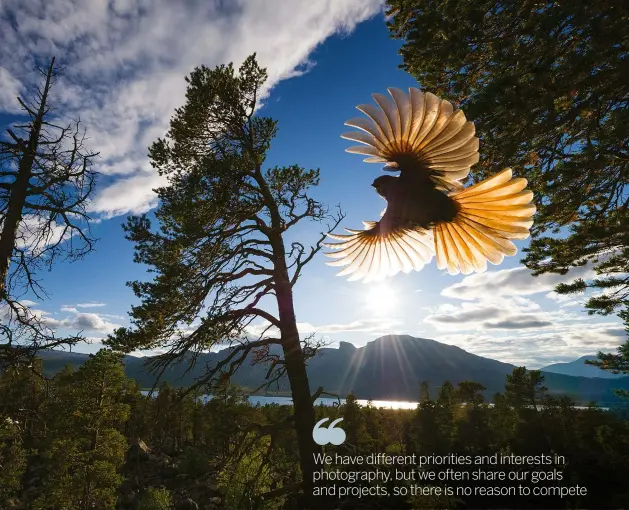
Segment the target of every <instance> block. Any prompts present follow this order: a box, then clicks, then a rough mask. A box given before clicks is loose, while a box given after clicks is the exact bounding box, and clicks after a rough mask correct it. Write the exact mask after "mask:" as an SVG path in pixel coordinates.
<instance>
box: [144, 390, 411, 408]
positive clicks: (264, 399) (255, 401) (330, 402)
mask: <svg viewBox="0 0 629 510" xmlns="http://www.w3.org/2000/svg"><path fill="white" fill-rule="evenodd" d="M153 393H154V394H155V395H157V390H155V391H154V392H153ZM148 394H149V392H148V391H146V390H144V391H142V395H148ZM211 398H212V395H203V397H202V400H203V402H207V401H208V400H210V399H211ZM248 398H249V402H250V403H251V405H254V406H255V405H261V406H263V405H266V404H278V405H281V406H290V405H293V399H292V398H290V397H274V396H266V395H249V397H248ZM357 402H358V404H360V405H361V406H366V405H367V402H368V400H357ZM344 403H345V399H344V398H341V399H336V398H328V397H322V398H318V399H317V400H315V405H316V406H330V407H333V406H337V405H339V404H344ZM371 403H372V405H373V406H374V407H381V408H384V409H415V408H416V407H417V402H396V401H393V400H372V401H371Z"/></svg>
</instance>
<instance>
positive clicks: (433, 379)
mask: <svg viewBox="0 0 629 510" xmlns="http://www.w3.org/2000/svg"><path fill="white" fill-rule="evenodd" d="M273 349H274V351H272V352H276V353H277V354H281V350H280V349H279V347H278V346H273ZM230 352H231V349H223V350H222V351H219V352H215V353H207V354H202V355H200V356H199V358H198V360H197V362H196V365H195V366H194V367H193V368H192V369H191V370H190V371H189V372H188V373H187V374H184V372H185V370H186V368H187V366H188V363H186V362H183V363H180V364H178V365H173V366H171V367H169V368H168V369H167V370H166V371H165V372H164V375H163V376H162V381H168V382H169V383H170V384H171V385H173V386H188V385H190V384H191V383H193V382H194V380H195V378H196V377H199V376H200V375H202V374H203V372H204V369H205V367H206V366H210V367H213V366H215V364H216V363H217V362H219V361H221V360H223V359H225V358H226V357H227V356H228V355H229V353H230ZM53 353H54V354H53ZM64 356H66V357H64ZM87 357H88V355H86V354H77V353H72V354H69V353H66V352H63V351H47V352H44V353H42V358H43V360H44V371H45V372H46V374H47V375H52V374H53V373H56V372H57V371H59V370H61V368H63V366H64V365H65V364H66V363H72V364H73V365H74V366H79V365H80V364H82V363H83V362H84V361H85V359H87ZM147 359H148V358H138V357H134V356H125V358H124V363H125V371H126V373H127V375H128V376H129V377H132V378H134V379H135V380H136V381H138V383H139V384H140V385H141V386H142V387H145V388H146V387H151V386H153V383H154V382H155V375H153V374H151V373H149V372H148V371H147V369H146V368H145V366H144V363H145V361H147ZM514 368H515V365H511V364H509V363H503V362H501V361H496V360H493V359H490V358H483V357H481V356H477V355H475V354H471V353H469V352H467V351H464V350H463V349H461V348H460V347H456V346H453V345H448V344H443V343H440V342H437V341H435V340H428V339H425V338H415V337H411V336H408V335H387V336H383V337H381V338H378V339H376V340H374V341H372V342H369V343H368V344H367V345H365V346H364V347H359V348H357V347H355V346H354V345H353V344H350V343H347V342H341V343H340V347H339V348H338V349H334V348H323V349H321V351H320V352H319V354H318V355H317V356H316V357H314V358H312V359H311V360H310V361H309V363H308V376H309V379H310V385H311V387H312V388H313V390H314V389H316V388H317V387H318V386H324V388H325V390H326V391H327V392H330V393H335V394H338V395H339V396H341V397H345V396H346V395H347V394H348V393H349V392H350V391H352V392H354V393H355V394H356V395H357V396H358V398H362V399H373V400H406V401H415V400H417V398H418V392H419V385H420V383H421V382H422V381H429V383H430V385H431V387H432V388H433V389H434V390H433V391H434V392H436V390H437V389H438V387H439V386H441V385H442V384H443V383H444V382H445V381H450V382H451V383H452V384H455V385H456V384H457V383H459V382H461V381H465V380H472V381H477V382H480V383H481V384H483V385H484V386H485V387H486V388H487V390H486V391H485V395H486V397H487V398H491V397H492V396H493V395H494V394H495V393H497V392H502V391H504V385H505V376H506V375H507V374H510V373H511V371H512V370H513V369H514ZM592 368H594V367H592ZM267 370H268V368H267V367H266V366H263V365H260V364H258V365H253V366H252V365H251V356H250V357H249V358H248V359H247V360H246V361H245V362H244V363H243V364H242V366H241V368H240V369H239V371H238V372H237V374H236V376H235V377H234V379H233V382H234V383H236V384H239V385H241V386H245V387H247V388H256V387H258V386H259V385H260V384H261V383H262V382H263V381H264V377H265V376H266V372H267ZM595 370H597V369H595ZM544 376H545V384H546V386H547V387H548V388H549V393H551V394H554V395H564V394H567V395H570V396H571V397H572V398H573V399H574V400H575V401H577V402H579V403H588V402H591V401H594V402H598V403H599V404H610V403H614V402H618V400H619V399H618V397H616V396H615V395H614V394H613V392H612V389H613V388H624V389H629V377H623V378H618V379H614V380H611V379H609V378H607V379H606V378H601V377H599V378H593V377H575V376H571V375H565V374H558V373H554V372H548V371H546V369H544ZM270 390H271V391H284V392H286V391H289V390H290V388H289V385H288V381H287V379H286V378H284V379H282V380H280V382H279V386H277V385H273V386H272V387H271V388H270Z"/></svg>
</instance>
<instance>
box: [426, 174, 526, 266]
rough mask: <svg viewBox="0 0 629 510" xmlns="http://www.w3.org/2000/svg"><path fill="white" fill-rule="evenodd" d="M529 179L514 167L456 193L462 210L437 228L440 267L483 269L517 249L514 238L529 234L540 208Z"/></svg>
mask: <svg viewBox="0 0 629 510" xmlns="http://www.w3.org/2000/svg"><path fill="white" fill-rule="evenodd" d="M526 185H527V181H526V179H524V178H522V177H519V178H515V179H514V178H513V173H512V171H511V169H510V168H505V169H504V170H502V171H501V172H499V173H497V174H496V175H494V176H492V177H490V178H489V179H486V180H484V181H482V182H479V183H477V184H475V185H474V186H470V187H469V188H466V189H464V190H463V191H461V192H459V193H455V194H453V195H451V197H452V199H453V200H455V201H456V202H457V203H458V205H459V212H458V214H457V215H456V217H455V218H454V219H453V220H452V221H451V222H444V223H440V224H438V225H436V226H435V228H434V236H435V249H436V255H437V267H438V268H439V269H447V270H448V272H449V273H450V274H458V273H459V272H460V273H463V274H470V273H472V272H477V273H481V272H484V271H486V270H487V261H489V262H491V263H492V264H494V265H498V264H500V263H501V262H502V261H503V259H504V257H505V256H513V255H515V254H516V253H517V248H516V246H515V244H513V242H511V239H526V238H528V237H529V235H530V231H529V229H530V228H531V226H532V225H533V215H534V214H535V212H536V208H535V204H533V203H532V200H533V192H532V191H530V190H526V189H525V188H526Z"/></svg>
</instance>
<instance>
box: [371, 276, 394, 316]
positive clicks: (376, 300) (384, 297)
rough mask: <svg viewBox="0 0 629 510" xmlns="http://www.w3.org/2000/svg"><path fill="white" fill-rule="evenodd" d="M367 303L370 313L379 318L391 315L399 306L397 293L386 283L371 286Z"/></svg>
mask: <svg viewBox="0 0 629 510" xmlns="http://www.w3.org/2000/svg"><path fill="white" fill-rule="evenodd" d="M366 301H367V308H368V309H369V311H370V312H372V313H374V314H376V315H378V316H382V315H389V314H390V313H391V312H392V311H393V310H395V307H396V306H397V296H396V292H395V291H394V290H393V289H392V288H391V287H390V286H389V285H387V284H385V283H378V284H373V285H370V286H369V290H368V291H367V294H366Z"/></svg>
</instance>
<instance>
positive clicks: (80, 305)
mask: <svg viewBox="0 0 629 510" xmlns="http://www.w3.org/2000/svg"><path fill="white" fill-rule="evenodd" d="M76 306H77V307H78V308H98V307H101V306H107V304H106V303H77V304H76Z"/></svg>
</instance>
